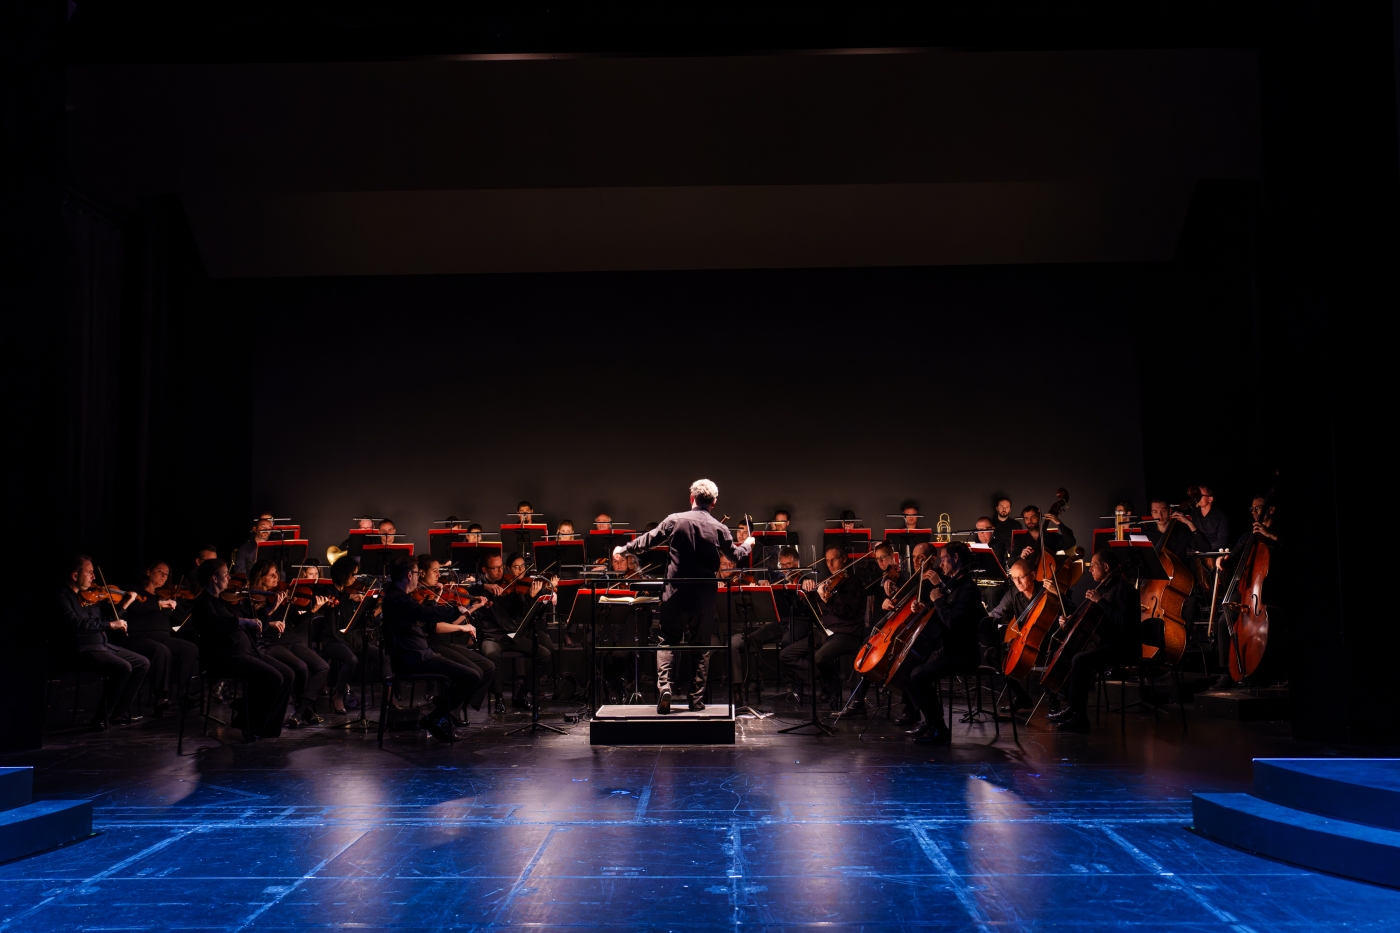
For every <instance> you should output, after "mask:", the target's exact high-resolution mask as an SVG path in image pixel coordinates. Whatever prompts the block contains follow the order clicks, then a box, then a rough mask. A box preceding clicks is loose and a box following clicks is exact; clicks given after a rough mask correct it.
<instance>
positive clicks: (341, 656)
mask: <svg viewBox="0 0 1400 933" xmlns="http://www.w3.org/2000/svg"><path fill="white" fill-rule="evenodd" d="M358 569H359V566H358V562H357V561H356V559H355V558H354V557H351V556H350V555H348V554H347V555H345V556H344V557H342V558H340V560H338V561H336V562H335V563H334V564H331V571H330V581H331V586H332V587H334V590H335V603H336V604H335V605H334V606H332V605H330V604H329V603H324V604H323V605H322V607H321V609H320V612H319V613H318V618H317V621H316V623H314V624H317V625H318V626H319V628H320V635H321V638H320V642H321V651H320V653H321V657H323V658H325V659H326V661H327V663H329V664H330V676H329V678H328V680H329V682H330V696H331V712H333V713H337V714H344V713H345V712H346V704H345V701H346V697H348V696H349V695H350V678H351V676H353V675H354V673H355V671H356V670H357V669H358V667H359V663H360V658H359V656H358V655H357V654H356V653H355V650H354V649H353V648H352V647H351V646H350V636H351V632H347V631H346V629H348V628H350V625H351V620H354V624H355V625H356V626H366V629H361V630H360V633H359V634H360V635H361V636H362V635H363V633H364V631H366V630H367V627H368V626H369V625H370V624H371V621H372V620H371V618H370V617H368V616H367V614H366V612H365V611H364V610H360V612H359V613H358V617H357V613H356V610H357V609H359V608H360V604H361V602H362V601H363V599H364V597H363V595H362V594H360V593H358V592H352V591H351V589H350V584H351V582H352V581H353V580H354V579H355V573H356V571H357V570H358ZM360 640H363V641H365V643H366V644H365V647H366V649H367V650H366V652H365V653H366V654H367V655H369V657H367V658H366V659H365V663H366V664H368V665H370V666H371V667H375V666H376V663H377V662H378V661H379V660H380V657H379V648H378V646H376V645H373V644H369V643H368V640H367V639H360ZM386 673H388V672H386Z"/></svg>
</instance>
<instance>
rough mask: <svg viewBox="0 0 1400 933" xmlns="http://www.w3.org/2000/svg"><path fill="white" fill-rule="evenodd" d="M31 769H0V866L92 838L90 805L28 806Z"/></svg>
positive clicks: (79, 802) (75, 802) (65, 802)
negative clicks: (0, 864)
mask: <svg viewBox="0 0 1400 933" xmlns="http://www.w3.org/2000/svg"><path fill="white" fill-rule="evenodd" d="M33 786H34V769H33V768H0V862H8V861H11V860H12V859H17V858H24V857H25V856H26V855H33V854H34V853H36V852H42V851H44V850H45V849H52V848H53V847H55V846H61V845H64V844H66V843H69V842H75V841H77V840H79V839H86V838H87V837H89V836H91V835H92V801H90V800H40V801H38V802H35V803H30V799H31V794H32V789H33Z"/></svg>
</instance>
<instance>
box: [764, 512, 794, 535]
mask: <svg viewBox="0 0 1400 933" xmlns="http://www.w3.org/2000/svg"><path fill="white" fill-rule="evenodd" d="M791 524H792V514H791V513H790V512H788V510H787V509H778V510H777V511H776V512H774V513H773V518H772V519H771V520H770V521H769V522H768V530H769V531H781V532H783V533H784V534H787V533H789V532H788V527H789V526H790V525H791Z"/></svg>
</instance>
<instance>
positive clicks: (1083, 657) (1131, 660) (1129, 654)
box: [1068, 645, 1142, 713]
mask: <svg viewBox="0 0 1400 933" xmlns="http://www.w3.org/2000/svg"><path fill="white" fill-rule="evenodd" d="M1134 649H1136V650H1134ZM1134 655H1136V656H1134ZM1141 660H1142V648H1141V647H1140V646H1138V645H1132V646H1123V645H1100V646H1099V647H1097V648H1092V649H1090V650H1089V651H1081V652H1079V653H1078V654H1076V655H1075V656H1074V660H1073V661H1071V662H1070V669H1069V686H1068V693H1069V706H1070V709H1072V710H1076V711H1078V712H1080V713H1083V712H1084V710H1085V709H1086V708H1087V707H1088V705H1089V691H1090V690H1093V689H1094V678H1095V677H1097V676H1098V675H1099V673H1100V672H1102V671H1106V670H1108V669H1109V668H1111V667H1116V666H1117V665H1119V664H1135V663H1138V662H1140V661H1141Z"/></svg>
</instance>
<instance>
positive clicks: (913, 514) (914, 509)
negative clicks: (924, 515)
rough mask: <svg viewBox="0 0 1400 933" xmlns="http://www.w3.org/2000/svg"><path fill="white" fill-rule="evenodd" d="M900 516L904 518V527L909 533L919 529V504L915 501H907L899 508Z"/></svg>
mask: <svg viewBox="0 0 1400 933" xmlns="http://www.w3.org/2000/svg"><path fill="white" fill-rule="evenodd" d="M899 514H900V515H903V516H904V527H905V529H907V530H908V531H914V530H916V529H917V528H918V527H919V504H918V503H917V502H915V501H914V500H913V499H909V500H907V501H906V502H905V503H904V504H903V505H901V506H900V507H899Z"/></svg>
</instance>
